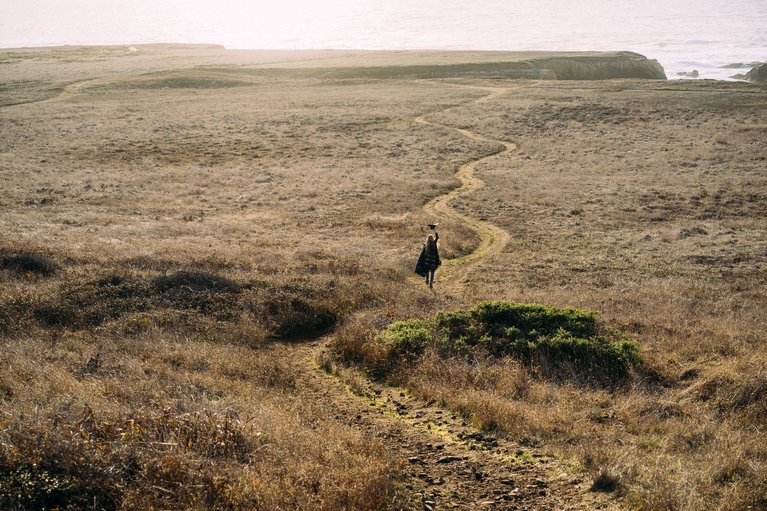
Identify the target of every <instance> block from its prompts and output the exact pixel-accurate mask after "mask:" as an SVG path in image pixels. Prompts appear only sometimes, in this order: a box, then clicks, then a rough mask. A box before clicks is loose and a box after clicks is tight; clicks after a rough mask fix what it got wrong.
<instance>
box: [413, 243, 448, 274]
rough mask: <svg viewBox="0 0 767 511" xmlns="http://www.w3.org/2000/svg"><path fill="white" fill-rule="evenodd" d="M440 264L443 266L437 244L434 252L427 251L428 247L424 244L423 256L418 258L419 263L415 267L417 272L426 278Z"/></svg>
mask: <svg viewBox="0 0 767 511" xmlns="http://www.w3.org/2000/svg"><path fill="white" fill-rule="evenodd" d="M437 239H439V238H437ZM440 264H442V260H440V258H439V250H438V249H437V246H436V243H435V245H434V250H433V251H429V250H426V245H425V244H424V246H423V248H422V249H421V255H419V256H418V262H417V263H416V265H415V272H416V273H417V274H418V275H420V276H421V277H425V276H426V275H428V273H429V272H430V271H434V270H436V269H437V268H438V267H439V265H440Z"/></svg>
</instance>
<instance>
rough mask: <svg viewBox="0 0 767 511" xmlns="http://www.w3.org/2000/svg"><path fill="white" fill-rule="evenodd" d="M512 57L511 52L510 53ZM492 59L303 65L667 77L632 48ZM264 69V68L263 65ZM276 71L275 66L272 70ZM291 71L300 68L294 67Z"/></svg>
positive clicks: (334, 70)
mask: <svg viewBox="0 0 767 511" xmlns="http://www.w3.org/2000/svg"><path fill="white" fill-rule="evenodd" d="M509 56H510V57H514V56H515V55H514V54H510V55H509ZM520 57H521V58H518V59H512V58H509V59H508V60H499V61H495V62H470V63H444V64H436V65H435V64H426V63H424V64H410V65H387V66H360V67H357V66H355V67H347V66H342V67H330V68H315V69H312V70H309V69H304V70H303V72H304V73H306V74H308V75H311V76H315V77H321V78H337V79H344V78H369V79H387V78H389V79H431V78H464V77H473V78H500V79H526V80H610V79H615V78H636V79H648V80H666V79H667V78H666V73H665V71H664V69H663V66H661V65H660V63H658V61H657V60H654V59H648V58H647V57H645V56H643V55H640V54H638V53H633V52H610V53H608V52H594V53H584V52H578V53H571V54H568V53H553V52H552V53H540V54H534V55H530V56H528V55H527V54H521V55H520ZM262 70H263V71H265V72H266V71H267V69H264V68H262ZM275 71H276V70H275ZM293 71H294V72H299V73H300V71H299V70H297V69H294V70H293Z"/></svg>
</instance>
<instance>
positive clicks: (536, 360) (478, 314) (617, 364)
mask: <svg viewBox="0 0 767 511" xmlns="http://www.w3.org/2000/svg"><path fill="white" fill-rule="evenodd" d="M378 341H379V342H382V343H384V344H385V345H387V346H388V347H389V349H390V350H393V351H395V352H396V353H397V354H398V355H399V357H400V358H411V359H412V358H414V357H416V356H418V355H420V354H421V353H423V351H424V350H425V349H426V348H427V347H433V348H434V349H435V350H436V351H437V352H438V353H440V354H442V355H443V356H466V355H470V354H471V353H472V352H473V351H477V350H481V351H483V352H486V353H488V354H490V355H493V356H496V357H514V358H516V359H518V360H521V361H523V362H525V363H526V364H527V365H529V366H531V367H535V368H537V369H538V372H539V373H541V374H542V375H543V376H546V377H550V378H555V379H563V378H567V379H574V380H579V381H588V382H597V383H608V384H612V383H615V382H617V381H620V380H622V379H624V378H626V377H627V376H628V375H629V373H630V371H631V368H632V367H634V366H636V365H639V364H641V363H642V357H641V354H640V350H639V346H638V345H637V344H636V343H635V342H633V341H630V340H627V339H624V338H622V337H621V336H620V335H617V334H607V335H597V321H596V313H594V312H592V311H585V310H581V309H575V308H570V307H567V308H558V307H550V306H548V305H537V304H518V303H512V302H500V301H493V302H481V303H478V304H477V305H475V306H474V307H472V308H471V309H468V310H457V311H452V312H440V313H438V314H437V315H436V316H435V317H434V318H433V320H431V321H424V320H410V321H399V322H397V323H393V324H391V325H389V326H388V327H387V328H386V329H385V330H383V331H382V332H381V333H380V334H379V335H378Z"/></svg>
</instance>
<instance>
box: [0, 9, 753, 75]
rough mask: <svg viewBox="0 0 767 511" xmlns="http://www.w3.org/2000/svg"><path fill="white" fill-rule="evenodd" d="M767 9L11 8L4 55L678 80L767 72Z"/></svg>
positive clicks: (4, 14) (0, 22)
mask: <svg viewBox="0 0 767 511" xmlns="http://www.w3.org/2000/svg"><path fill="white" fill-rule="evenodd" d="M765 27H767V0H728V1H722V0H609V1H608V0H475V1H468V0H275V1H255V0H218V1H215V0H130V1H126V0H67V1H61V0H24V1H21V0H0V47H1V48H14V47H25V46H51V45H64V44H139V43H156V42H173V43H217V44H223V45H224V46H226V47H227V48H237V49H244V48H247V49H319V48H334V49H375V50H381V49H391V50H402V49H436V50H440V49H443V50H459V49H460V50H467V49H468V50H510V51H514V50H628V51H635V52H638V53H641V54H643V55H646V56H647V57H649V58H655V59H658V60H659V61H660V63H661V64H662V65H663V67H664V68H665V69H666V74H667V75H668V77H669V78H677V77H678V75H677V73H680V72H689V71H693V70H697V71H698V72H699V74H700V78H716V79H727V78H729V77H730V76H732V75H734V74H736V73H739V72H740V73H743V72H745V71H747V70H748V69H749V67H748V66H743V67H741V68H740V69H737V68H723V67H722V66H726V65H731V64H735V63H742V64H750V63H752V62H764V61H767V29H765Z"/></svg>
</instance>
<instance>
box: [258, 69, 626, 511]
mask: <svg viewBox="0 0 767 511" xmlns="http://www.w3.org/2000/svg"><path fill="white" fill-rule="evenodd" d="M449 85H453V84H449ZM462 87H463V86H462ZM465 87H471V86H465ZM471 88H479V89H482V90H485V91H487V92H489V94H488V95H486V96H483V97H481V98H479V99H476V100H472V101H471V102H469V103H466V104H463V105H459V106H456V107H452V108H465V107H470V106H471V105H474V104H479V103H482V102H485V101H490V100H492V99H494V98H496V97H498V96H500V95H501V94H504V93H506V92H507V89H499V88H489V87H471ZM448 110H449V109H448ZM415 122H417V123H419V124H424V125H430V126H439V127H443V128H446V129H450V130H454V131H457V132H458V133H460V134H461V135H463V136H465V137H467V138H470V139H472V140H478V141H483V142H493V143H497V144H498V146H499V147H498V150H497V151H496V152H494V153H493V154H490V155H486V156H483V157H480V158H477V159H476V160H473V161H471V162H469V163H466V164H464V165H462V166H461V167H460V168H459V170H458V172H457V174H456V176H457V177H458V178H459V179H460V181H461V186H460V187H459V188H457V189H455V190H452V191H451V192H449V193H447V194H445V195H441V196H439V197H436V198H435V199H434V200H432V201H431V202H429V203H428V204H427V205H426V206H425V210H426V211H427V212H428V213H431V214H434V215H435V216H436V217H438V218H444V217H449V218H452V219H456V220H458V221H460V222H463V223H465V224H467V225H469V226H471V227H472V228H474V229H476V231H477V232H478V234H479V236H480V245H479V247H478V248H477V249H476V250H475V251H474V252H472V253H471V254H468V255H466V256H464V257H461V258H458V259H454V260H451V261H447V262H446V263H445V265H444V269H442V270H441V271H442V272H443V273H442V276H441V279H440V280H441V282H442V284H441V285H446V284H447V285H450V286H458V285H459V283H458V282H457V281H456V271H457V270H462V271H464V272H465V270H466V269H467V268H469V267H472V266H474V265H476V264H478V263H480V262H481V261H483V260H485V259H486V258H488V257H492V256H493V255H494V254H497V253H499V252H500V251H501V250H503V247H504V246H505V245H506V244H507V243H508V241H509V234H508V233H507V232H506V231H505V230H503V229H501V228H500V227H498V226H496V225H494V224H492V223H490V222H486V221H482V220H478V219H475V218H471V217H469V216H467V215H464V214H462V213H460V212H458V211H456V210H455V209H453V207H452V206H451V201H453V200H454V199H455V198H456V197H458V196H461V195H464V194H467V193H470V192H472V191H474V190H477V189H479V188H481V187H482V186H483V185H484V183H483V182H482V180H481V179H479V178H478V177H476V176H475V175H474V169H475V167H476V166H477V165H478V164H480V163H482V162H486V161H489V160H491V159H493V158H498V157H500V156H502V155H504V154H507V153H509V152H510V151H513V150H514V149H515V147H516V146H515V145H514V144H512V143H510V142H505V141H501V140H493V139H489V138H486V137H483V136H481V135H478V134H476V133H473V132H471V131H468V130H464V129H460V128H454V127H451V126H446V125H442V124H437V123H434V122H431V121H428V120H427V119H426V116H425V115H424V116H420V117H418V118H416V119H415ZM329 342H330V338H325V339H323V340H320V341H318V342H314V343H311V344H278V345H275V346H273V348H272V349H275V350H279V351H280V356H283V357H286V358H289V359H292V360H294V361H295V364H297V366H298V367H299V368H300V371H299V372H300V373H301V374H302V375H303V376H302V378H301V379H300V381H299V385H300V387H301V392H302V393H303V394H304V395H305V396H306V398H307V399H312V400H313V401H314V402H315V403H317V404H318V405H319V406H326V407H327V408H328V414H330V415H331V416H333V417H335V418H336V419H337V420H339V421H340V422H342V423H345V424H348V425H350V426H352V427H353V428H355V429H358V430H360V431H361V432H363V434H365V435H366V436H368V437H372V438H377V439H379V440H380V441H381V442H382V443H383V444H384V445H386V446H387V447H388V448H389V449H390V450H391V453H392V455H393V456H394V457H395V459H398V460H400V461H401V463H402V465H403V470H404V472H405V474H404V475H405V479H406V483H405V484H406V488H407V490H408V495H405V496H402V497H401V499H402V500H401V501H399V502H398V503H397V505H398V506H399V507H404V508H407V509H416V510H421V509H422V510H426V511H431V510H434V509H494V510H495V509H498V510H565V509H571V510H593V509H618V508H619V507H618V506H617V504H616V503H615V502H614V500H613V499H612V498H611V496H609V495H606V494H602V493H595V492H592V491H590V490H589V488H590V481H588V480H586V479H584V477H583V475H581V474H579V473H578V472H577V471H576V470H575V469H574V467H573V466H572V465H571V464H569V463H568V462H567V461H565V460H561V459H558V458H556V457H554V456H552V455H550V454H548V453H545V452H542V451H541V450H539V449H537V448H535V447H534V446H530V445H527V446H523V445H520V444H518V443H515V442H511V441H508V440H505V439H502V438H497V437H495V436H494V435H490V434H486V433H483V432H481V431H478V430H477V429H475V428H473V427H472V426H471V425H469V424H467V423H466V422H465V421H464V420H463V419H462V418H461V417H459V416H457V415H456V414H453V413H451V412H450V411H448V410H445V409H442V408H440V407H438V406H436V405H435V403H431V402H425V401H423V400H421V399H418V398H416V397H413V396H411V395H409V394H408V393H407V392H406V391H405V390H404V389H401V388H397V387H390V386H385V385H380V384H377V383H373V382H371V381H369V380H367V379H366V378H365V377H364V375H363V374H361V373H360V372H358V371H356V370H354V369H343V370H342V371H344V376H343V378H339V377H337V376H331V375H329V374H328V373H327V372H325V371H324V370H323V369H322V368H320V367H319V366H318V362H317V361H318V360H321V359H322V358H323V354H324V353H323V352H325V351H327V349H328V343H329ZM348 382H352V384H353V388H352V386H350V385H349V383H348Z"/></svg>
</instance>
